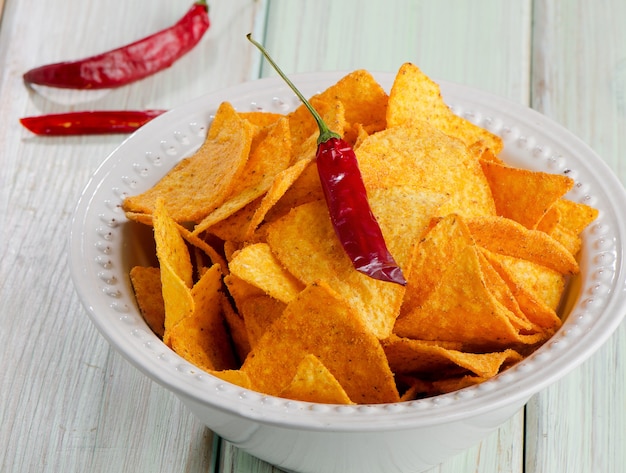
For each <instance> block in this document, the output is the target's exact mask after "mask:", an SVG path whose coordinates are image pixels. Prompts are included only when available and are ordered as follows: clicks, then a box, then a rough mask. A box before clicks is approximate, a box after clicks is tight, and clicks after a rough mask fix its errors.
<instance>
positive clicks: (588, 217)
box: [554, 199, 598, 235]
mask: <svg viewBox="0 0 626 473" xmlns="http://www.w3.org/2000/svg"><path fill="white" fill-rule="evenodd" d="M554 207H556V208H557V209H558V210H559V212H560V214H561V219H560V220H559V224H560V225H562V226H563V227H564V228H566V229H567V230H569V231H570V232H571V233H573V234H574V235H580V233H582V231H583V230H584V229H585V228H587V227H588V226H589V225H590V224H591V222H593V221H594V220H595V219H596V218H597V217H598V210H597V209H594V208H593V207H590V206H588V205H586V204H582V203H579V202H573V201H571V200H567V199H559V200H558V201H556V202H555V203H554Z"/></svg>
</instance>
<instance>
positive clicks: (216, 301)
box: [169, 265, 237, 371]
mask: <svg viewBox="0 0 626 473" xmlns="http://www.w3.org/2000/svg"><path fill="white" fill-rule="evenodd" d="M221 287H222V274H221V271H220V269H219V266H217V265H215V266H213V267H212V268H211V269H209V270H208V271H206V272H205V274H204V275H203V276H202V278H201V279H200V280H199V281H198V282H197V283H196V284H195V285H194V287H193V288H192V289H191V297H192V299H193V310H192V312H191V314H190V315H189V316H188V317H185V318H183V319H182V320H181V321H180V322H178V323H177V324H176V325H174V326H173V327H172V328H170V329H169V341H170V344H171V347H172V349H173V350H174V351H175V352H176V353H178V354H179V355H180V356H182V357H183V358H184V359H185V360H187V361H189V362H190V363H192V364H194V365H195V366H197V367H199V368H202V369H203V370H205V371H211V370H227V369H233V368H235V367H236V366H237V363H236V360H235V357H234V353H233V350H232V346H231V344H230V337H229V336H228V333H227V332H226V328H225V325H224V318H223V314H222V298H223V297H224V294H223V293H222V292H221Z"/></svg>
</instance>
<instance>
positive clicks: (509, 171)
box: [480, 160, 574, 229]
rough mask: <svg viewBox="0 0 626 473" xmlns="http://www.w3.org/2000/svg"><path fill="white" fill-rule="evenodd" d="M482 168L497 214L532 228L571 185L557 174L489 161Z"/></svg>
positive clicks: (483, 163)
mask: <svg viewBox="0 0 626 473" xmlns="http://www.w3.org/2000/svg"><path fill="white" fill-rule="evenodd" d="M480 163H481V165H482V169H483V172H484V173H485V176H486V177H487V180H488V181H489V186H490V187H491V193H492V194H493V199H494V201H495V203H496V211H497V213H498V215H500V216H502V217H506V218H510V219H512V220H515V221H516V222H518V223H521V224H522V225H524V226H525V227H526V228H530V229H533V228H535V227H536V226H537V224H538V223H539V221H540V220H541V218H542V217H543V216H544V214H545V213H546V212H547V211H548V209H549V208H550V207H551V206H552V205H553V204H554V203H555V202H556V201H557V200H559V199H560V198H561V197H563V196H564V195H565V194H566V193H567V192H568V191H569V190H570V189H571V188H572V187H573V186H574V181H573V180H572V179H570V178H569V177H566V176H562V175H559V174H548V173H545V172H539V171H530V170H528V169H519V168H513V167H510V166H506V165H503V164H498V163H494V162H490V161H482V160H481V162H480Z"/></svg>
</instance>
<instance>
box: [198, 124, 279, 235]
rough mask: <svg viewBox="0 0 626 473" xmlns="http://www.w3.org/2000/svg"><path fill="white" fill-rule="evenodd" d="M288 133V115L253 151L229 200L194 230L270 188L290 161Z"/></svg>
mask: <svg viewBox="0 0 626 473" xmlns="http://www.w3.org/2000/svg"><path fill="white" fill-rule="evenodd" d="M289 136H290V135H289V122H288V121H287V119H286V118H282V119H280V120H278V121H277V122H276V123H274V124H273V125H271V127H270V129H269V130H268V132H267V135H266V136H265V137H264V138H263V139H262V140H261V142H260V143H259V144H258V145H257V146H256V147H255V148H254V149H253V150H252V151H251V153H250V157H249V158H248V162H247V163H246V166H245V168H244V169H243V171H242V173H241V176H240V177H239V179H238V182H236V183H234V185H233V188H232V190H231V192H230V195H229V196H228V198H227V199H226V201H225V202H223V203H222V204H221V205H220V206H219V207H218V208H217V209H215V210H214V211H213V212H211V213H210V214H209V215H207V216H206V217H204V219H203V220H202V221H201V222H200V223H199V224H198V225H196V227H195V228H194V233H195V234H198V233H201V232H203V231H205V230H207V229H208V228H209V227H211V226H212V225H215V224H216V223H218V222H220V221H222V220H224V219H225V218H227V217H230V216H231V215H233V214H234V213H235V212H236V211H238V210H240V209H242V208H243V207H245V206H246V205H247V204H249V203H250V202H253V201H254V200H256V199H257V198H259V197H261V196H263V195H264V194H265V192H267V190H268V189H269V188H270V186H271V185H272V182H273V181H274V177H275V176H276V175H277V174H278V173H280V172H281V171H282V170H284V169H285V168H287V166H288V164H289V159H290V147H291V141H290V138H289Z"/></svg>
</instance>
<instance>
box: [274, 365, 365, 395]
mask: <svg viewBox="0 0 626 473" xmlns="http://www.w3.org/2000/svg"><path fill="white" fill-rule="evenodd" d="M280 396H281V397H286V398H288V399H295V400H297V401H306V402H319V403H323V404H354V403H353V402H352V401H350V398H349V397H348V395H347V394H346V391H345V390H344V389H343V388H342V387H341V384H339V382H338V381H337V379H336V378H335V377H334V376H333V375H332V373H331V372H330V371H328V369H327V368H326V367H325V366H324V365H323V363H322V362H321V361H320V360H319V359H318V358H317V357H316V356H315V355H306V356H305V357H304V358H303V359H302V361H301V362H300V364H299V365H298V368H297V370H296V374H295V375H294V377H293V379H292V380H291V382H290V383H289V385H288V386H287V387H286V388H285V389H283V390H282V391H281V393H280Z"/></svg>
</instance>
